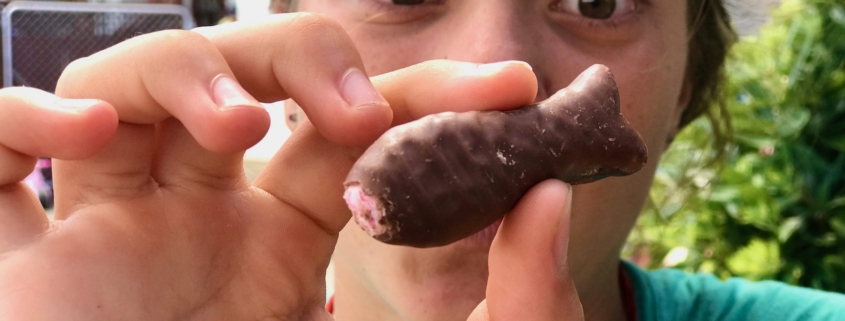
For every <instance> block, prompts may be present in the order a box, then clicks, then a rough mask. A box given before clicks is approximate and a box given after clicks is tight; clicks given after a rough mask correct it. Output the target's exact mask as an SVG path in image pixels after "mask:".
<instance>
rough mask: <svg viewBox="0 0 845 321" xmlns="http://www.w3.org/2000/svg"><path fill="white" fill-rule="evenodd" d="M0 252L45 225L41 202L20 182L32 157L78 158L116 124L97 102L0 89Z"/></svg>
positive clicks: (113, 116)
mask: <svg viewBox="0 0 845 321" xmlns="http://www.w3.org/2000/svg"><path fill="white" fill-rule="evenodd" d="M0 104H2V105H3V108H0V204H2V208H0V253H2V252H4V251H8V250H10V249H12V248H14V247H16V246H18V245H20V244H23V243H26V242H28V241H29V240H31V239H32V238H33V237H35V236H36V235H38V234H40V233H42V232H43V231H45V230H46V229H47V227H48V225H49V222H48V220H47V216H46V215H44V210H43V209H42V207H41V203H40V202H39V201H38V198H37V197H36V196H35V195H34V193H33V192H32V190H31V189H30V188H29V187H28V186H27V185H26V184H24V183H22V182H21V180H23V179H24V178H25V177H27V176H28V175H30V173H32V172H33V169H34V167H35V162H36V160H37V157H36V156H43V157H60V158H80V157H86V156H88V155H90V154H93V153H95V152H96V151H97V150H98V149H100V148H102V146H103V145H105V144H106V142H107V141H108V139H109V138H110V137H111V135H112V134H113V133H114V131H115V129H116V128H117V114H116V113H115V111H114V109H112V108H111V106H109V105H108V104H106V103H104V102H102V101H95V100H81V101H80V100H62V99H58V98H57V97H55V96H53V95H51V94H48V93H46V92H43V91H40V90H36V89H31V88H6V89H2V90H0Z"/></svg>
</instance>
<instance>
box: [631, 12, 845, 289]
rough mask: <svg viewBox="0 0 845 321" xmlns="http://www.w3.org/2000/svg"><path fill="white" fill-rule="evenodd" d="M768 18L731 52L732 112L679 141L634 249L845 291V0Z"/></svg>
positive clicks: (643, 259) (655, 261)
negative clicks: (719, 130)
mask: <svg viewBox="0 0 845 321" xmlns="http://www.w3.org/2000/svg"><path fill="white" fill-rule="evenodd" d="M734 2H737V1H734ZM740 18H741V17H740ZM737 21H743V19H737ZM767 21H768V22H766V23H765V24H764V25H763V26H762V28H760V29H759V32H751V33H750V34H749V35H745V36H743V37H742V38H740V42H739V43H738V44H737V45H736V46H735V47H734V48H733V51H732V52H731V57H730V58H729V61H728V63H727V78H728V81H727V84H726V86H725V87H724V88H723V90H724V91H723V94H724V104H725V107H726V108H724V111H722V112H721V115H716V116H720V117H724V116H728V117H729V120H730V121H729V122H711V121H708V120H707V119H699V120H698V121H696V122H695V123H693V124H692V125H691V126H690V127H688V128H687V129H685V130H684V131H683V132H682V133H680V135H679V136H678V137H677V138H676V139H675V142H674V144H673V146H672V148H671V149H670V150H669V151H668V152H667V153H666V154H665V155H664V157H663V159H662V163H661V166H660V168H659V169H658V173H657V176H656V178H655V182H654V186H653V188H652V190H651V202H650V204H649V205H648V207H647V208H646V209H645V211H644V213H643V215H642V217H641V219H640V221H639V222H638V224H637V226H636V228H635V229H634V231H633V233H632V234H631V236H630V238H629V242H628V244H627V247H626V248H625V255H626V256H627V257H629V258H630V259H631V260H632V261H634V262H636V263H637V264H639V265H641V266H645V267H649V268H659V267H674V268H679V269H682V270H685V271H688V272H706V273H715V274H716V275H718V276H720V277H722V278H728V277H732V276H740V277H744V278H748V279H752V280H762V279H774V280H779V281H783V282H786V283H789V284H795V285H801V286H807V287H812V288H818V289H823V290H828V291H835V292H840V293H843V292H845V2H843V1H841V0H785V1H783V3H782V4H781V5H780V6H778V7H773V10H772V11H771V15H770V19H768V20H767ZM714 126H723V127H727V129H728V132H732V135H729V136H728V137H719V135H716V134H715V132H716V131H714V129H715V127H714Z"/></svg>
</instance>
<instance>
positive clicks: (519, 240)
mask: <svg viewBox="0 0 845 321" xmlns="http://www.w3.org/2000/svg"><path fill="white" fill-rule="evenodd" d="M571 205H572V188H571V186H569V185H568V184H566V183H563V182H560V181H557V180H547V181H544V182H542V183H540V184H538V185H537V186H535V187H534V188H532V189H531V190H530V191H529V192H528V193H527V194H525V196H523V198H522V199H521V200H520V202H519V204H518V205H517V206H516V208H515V209H514V210H513V211H512V212H511V213H509V214H508V215H507V216H505V219H504V220H503V221H502V225H501V226H500V227H499V231H498V233H497V234H496V237H495V238H494V239H493V244H492V246H491V248H490V256H489V259H488V261H489V269H490V276H489V277H488V280H487V298H486V299H485V300H484V301H483V302H481V304H479V305H478V307H476V308H475V310H474V311H473V312H472V315H470V317H469V319H468V321H493V320H537V321H545V320H548V321H552V320H554V321H560V320H584V311H583V309H582V307H581V302H580V300H579V299H578V292H577V291H576V289H575V284H574V283H573V282H572V279H571V277H570V275H569V265H568V262H567V250H568V246H569V222H570V220H569V218H570V214H571Z"/></svg>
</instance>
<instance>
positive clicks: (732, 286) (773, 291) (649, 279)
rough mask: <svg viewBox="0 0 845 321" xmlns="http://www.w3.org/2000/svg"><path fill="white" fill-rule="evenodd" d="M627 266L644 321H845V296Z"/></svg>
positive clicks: (627, 264) (777, 285) (638, 310)
mask: <svg viewBox="0 0 845 321" xmlns="http://www.w3.org/2000/svg"><path fill="white" fill-rule="evenodd" d="M623 266H624V267H625V270H626V272H628V277H629V278H630V279H631V285H632V287H633V288H634V297H635V298H636V302H637V320H638V321H675V320H684V321H705V320H707V321H717V320H718V321H733V320H743V321H837V320H843V321H845V295H841V294H837V293H828V292H822V291H817V290H812V289H806V288H800V287H795V286H789V285H786V284H783V283H779V282H773V281H763V282H749V281H746V280H743V279H738V278H733V279H729V280H727V281H722V280H719V279H718V278H716V277H715V276H713V275H709V274H686V273H683V272H680V271H677V270H670V269H664V270H658V271H646V270H643V269H641V268H639V267H637V266H635V265H633V264H631V263H629V262H624V261H623Z"/></svg>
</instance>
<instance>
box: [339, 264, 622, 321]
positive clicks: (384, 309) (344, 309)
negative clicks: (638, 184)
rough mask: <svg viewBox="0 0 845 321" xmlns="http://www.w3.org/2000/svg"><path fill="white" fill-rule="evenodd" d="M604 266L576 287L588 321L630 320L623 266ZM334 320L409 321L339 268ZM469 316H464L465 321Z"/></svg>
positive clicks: (341, 267)
mask: <svg viewBox="0 0 845 321" xmlns="http://www.w3.org/2000/svg"><path fill="white" fill-rule="evenodd" d="M615 261H616V262H615V264H614V263H609V264H603V265H601V266H602V267H607V268H602V269H598V270H596V269H594V270H592V273H590V275H584V277H586V278H576V280H578V279H581V280H590V281H589V282H580V283H581V284H580V285H576V286H577V288H578V294H579V297H580V299H581V305H582V307H583V309H584V317H585V320H588V321H615V320H626V313H625V308H624V304H625V302H624V300H623V296H622V290H621V286H620V284H621V283H620V278H619V263H618V259H615ZM335 282H336V283H335V293H334V297H335V301H334V313H333V314H334V317H335V319H336V320H341V321H343V320H405V319H406V318H404V317H403V316H402V314H401V313H399V312H398V311H396V310H395V309H393V308H391V307H389V306H388V304H387V302H385V301H384V300H381V299H380V297H379V295H377V294H376V290H375V289H372V288H371V287H367V286H365V285H364V284H363V283H362V282H361V281H360V280H357V279H356V278H355V277H354V276H353V275H351V274H350V273H349V271H348V270H347V267H345V266H343V265H338V266H336V268H335ZM465 317H466V316H461V317H460V318H456V319H460V320H463V318H465Z"/></svg>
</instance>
